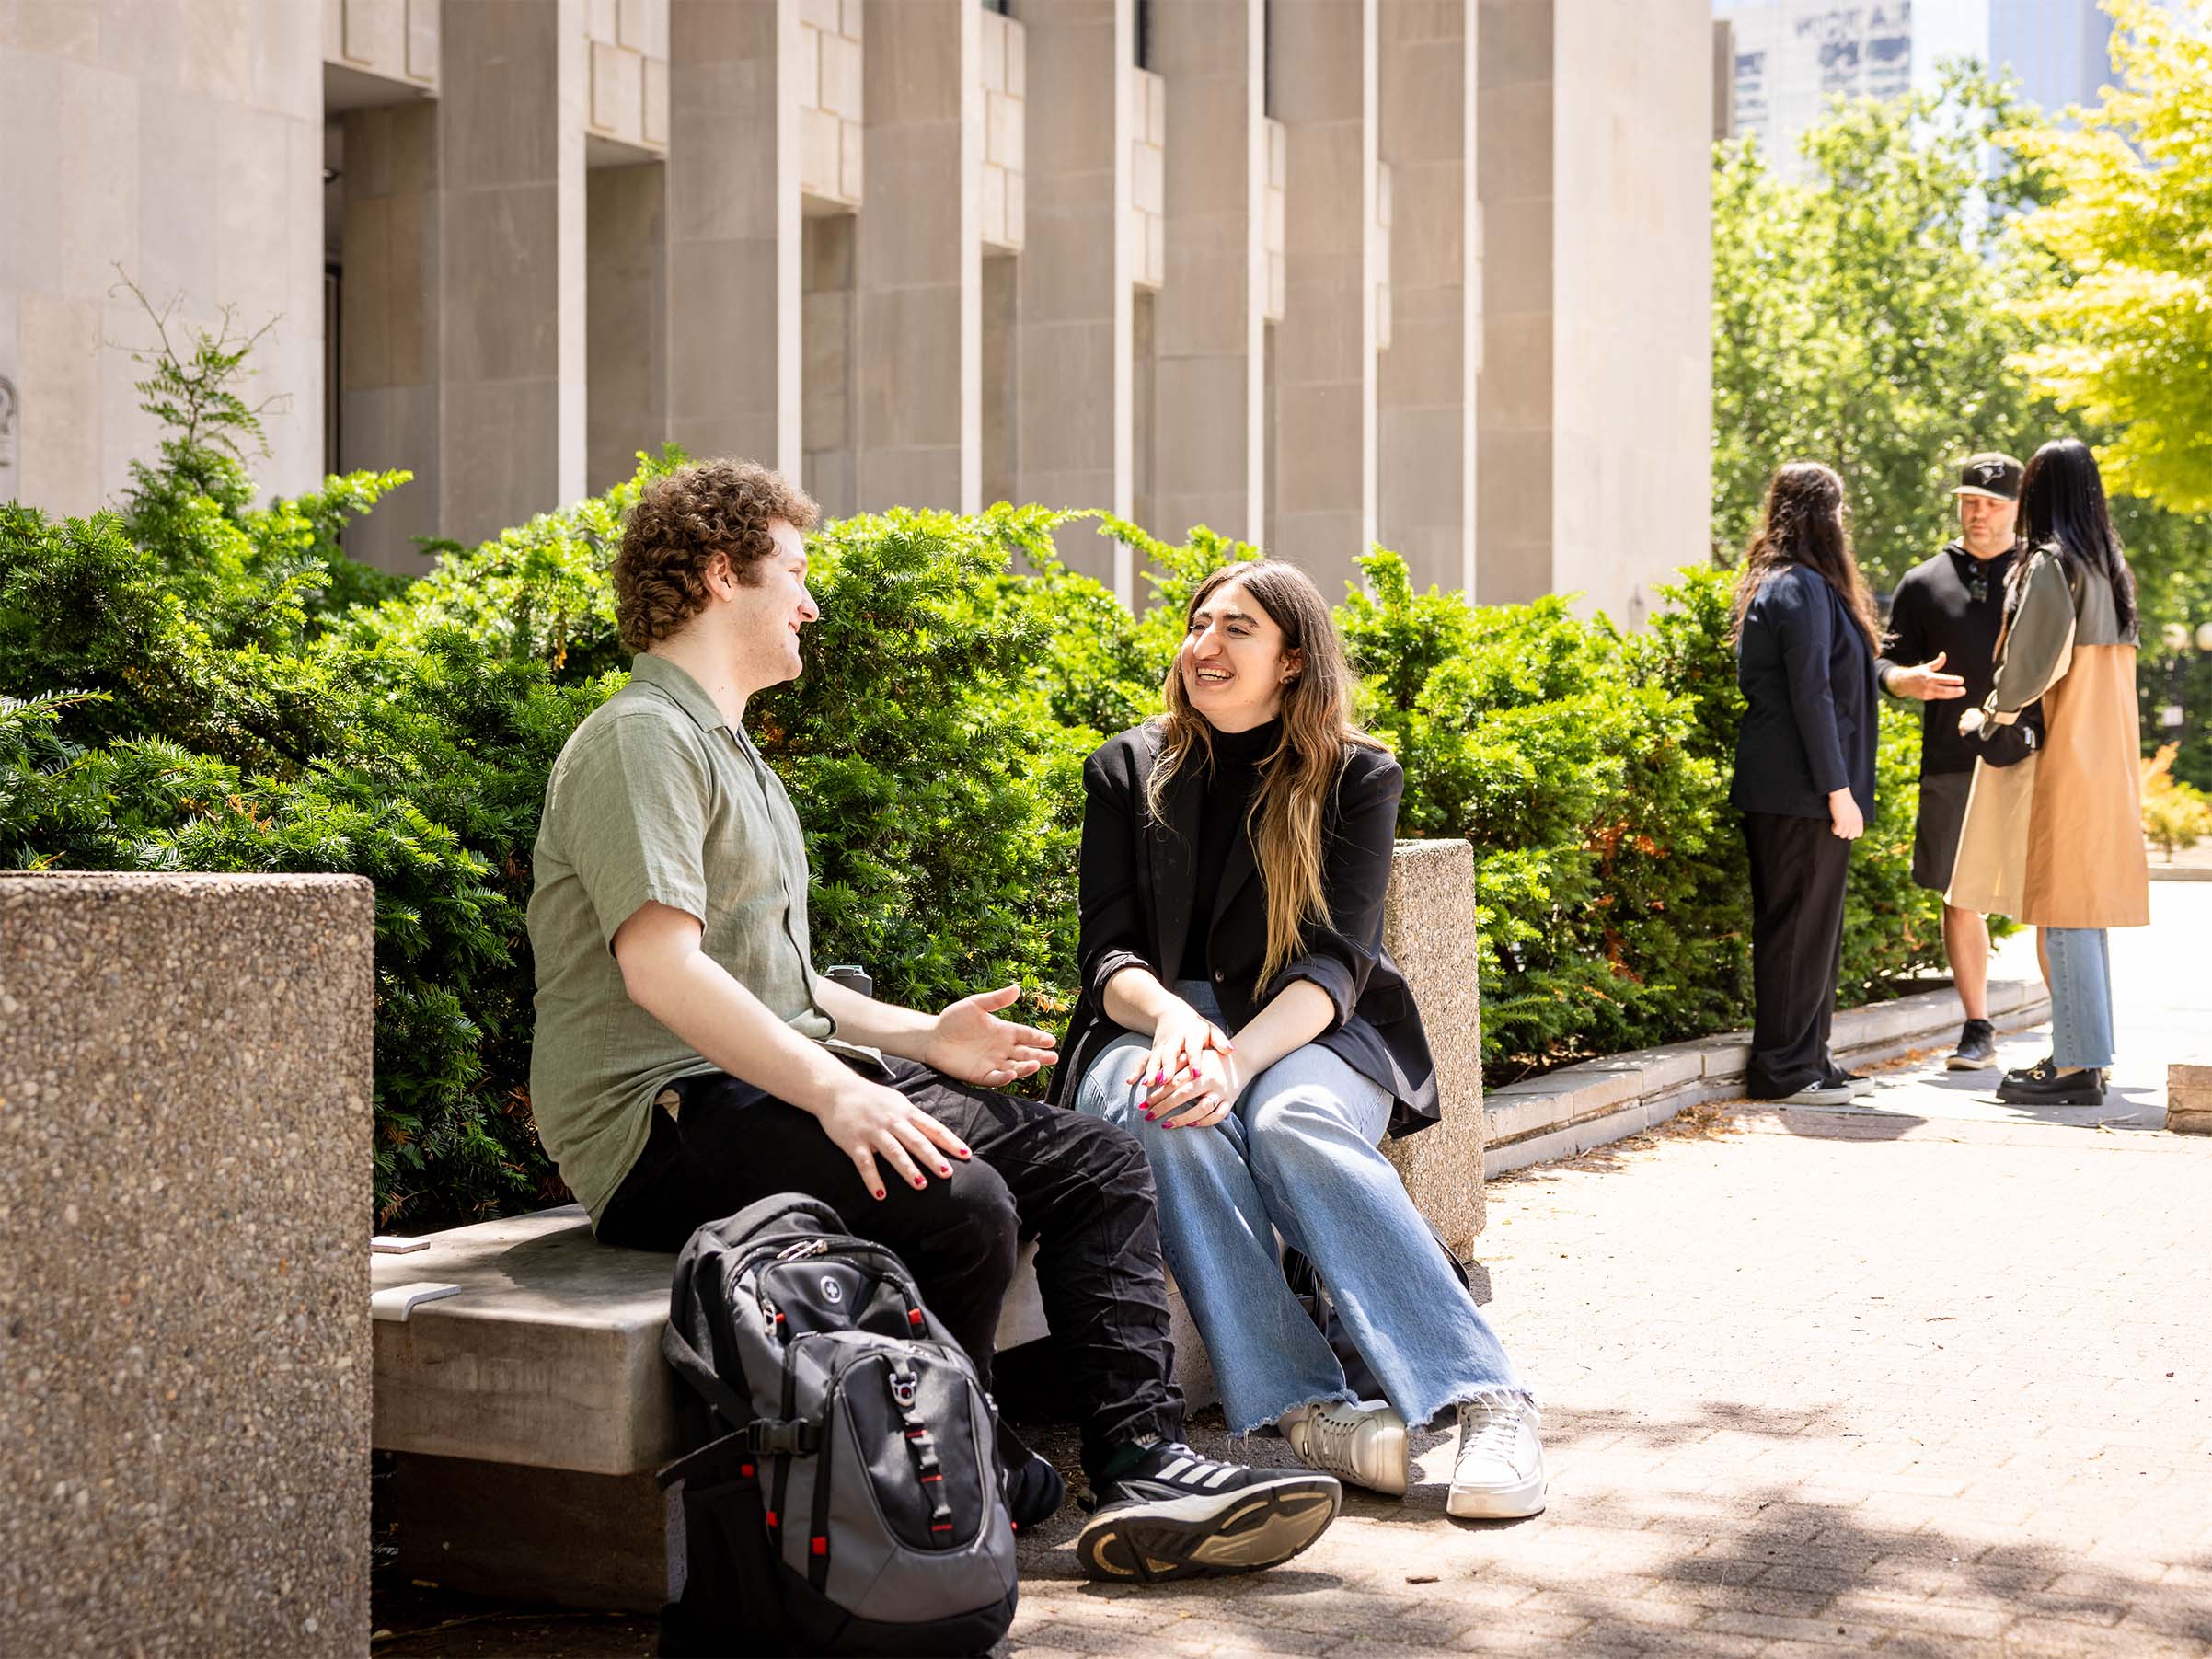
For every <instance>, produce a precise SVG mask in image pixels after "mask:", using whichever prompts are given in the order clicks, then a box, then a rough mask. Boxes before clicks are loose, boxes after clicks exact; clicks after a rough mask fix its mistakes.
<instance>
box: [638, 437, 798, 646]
mask: <svg viewBox="0 0 2212 1659" xmlns="http://www.w3.org/2000/svg"><path fill="white" fill-rule="evenodd" d="M778 519H783V520H785V521H787V522H788V523H789V524H790V526H791V528H793V529H794V530H798V531H800V532H801V533H803V532H805V531H808V530H812V528H813V527H814V526H815V525H816V524H819V523H820V522H821V519H822V509H821V508H819V507H817V506H816V505H815V504H814V502H813V501H812V499H811V498H810V497H809V496H808V495H807V493H806V491H805V490H801V489H800V488H799V487H798V486H797V485H796V484H793V483H792V482H791V481H790V480H789V478H785V477H784V476H783V474H781V473H779V472H774V471H771V470H770V469H769V468H767V467H762V466H760V465H758V464H757V463H755V462H752V461H729V460H723V461H694V462H692V463H691V464H690V465H689V466H686V467H677V468H676V469H675V471H674V472H672V473H670V474H668V475H667V476H666V477H665V478H655V479H653V481H652V482H651V483H650V484H648V485H646V486H645V488H644V489H643V490H639V492H638V504H637V505H636V506H635V507H633V508H631V509H630V514H629V519H628V523H627V524H624V525H623V527H622V547H621V550H620V551H619V552H617V553H616V555H615V566H614V578H615V626H616V628H617V629H619V630H620V632H621V635H622V643H623V644H624V645H626V646H628V648H629V649H630V650H631V651H643V650H645V648H646V647H647V646H649V645H652V644H654V643H656V642H657V641H659V640H662V639H667V638H668V637H669V636H670V635H671V634H674V633H675V632H677V631H678V630H679V629H680V628H683V626H684V625H685V623H687V622H689V621H690V620H691V619H692V618H693V617H694V616H697V615H698V614H699V612H701V611H702V610H704V609H706V608H707V567H708V566H709V564H711V563H713V562H714V556H715V555H716V554H717V553H726V554H728V555H729V556H730V569H731V571H732V574H733V575H735V576H736V578H737V579H738V581H740V582H744V583H745V584H746V585H748V586H755V585H757V584H758V578H759V569H758V567H759V564H760V561H761V560H762V559H766V558H767V557H768V556H769V555H770V554H772V553H774V552H775V551H776V543H775V540H774V539H773V538H772V537H771V536H769V535H768V526H769V525H770V524H774V523H775V522H776V521H777V520H778Z"/></svg>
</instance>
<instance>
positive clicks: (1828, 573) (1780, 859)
mask: <svg viewBox="0 0 2212 1659" xmlns="http://www.w3.org/2000/svg"><path fill="white" fill-rule="evenodd" d="M1876 639H1877V635H1876V631H1875V628H1874V607H1873V603H1872V600H1871V599H1870V598H1869V597H1868V595H1867V591H1866V581H1865V579H1864V578H1863V577H1861V575H1860V573H1859V563H1858V560H1857V559H1854V558H1853V557H1852V554H1851V537H1850V531H1849V525H1848V523H1847V518H1846V514H1845V510H1844V501H1843V480H1842V479H1841V478H1838V477H1837V476H1836V474H1835V473H1833V472H1832V471H1830V470H1829V469H1828V468H1827V467H1822V466H1820V465H1819V464H1817V463H1816V462H1812V461H1793V462H1791V464H1790V465H1789V466H1787V467H1782V468H1781V469H1780V471H1778V472H1776V473H1775V475H1774V477H1773V478H1772V479H1771V480H1769V481H1768V485H1767V501H1766V506H1765V509H1764V510H1763V511H1762V512H1761V513H1760V514H1759V523H1758V528H1757V530H1756V531H1754V532H1753V534H1752V537H1751V545H1750V547H1748V548H1746V549H1745V554H1744V566H1743V570H1742V571H1741V572H1740V573H1739V574H1738V575H1737V577H1736V585H1735V647H1736V683H1737V684H1738V685H1741V686H1742V687H1743V690H1744V703H1745V709H1744V724H1743V729H1742V730H1741V732H1738V733H1737V737H1736V752H1735V778H1734V782H1733V783H1732V784H1731V785H1730V787H1729V791H1728V798H1729V800H1730V801H1734V803H1735V804H1736V806H1737V807H1738V808H1740V809H1741V810H1742V812H1743V814H1744V840H1745V845H1746V847H1748V849H1749V852H1750V856H1751V980H1752V996H1753V1000H1754V1004H1755V1007H1756V1013H1755V1016H1754V1024H1753V1030H1752V1037H1751V1064H1750V1066H1749V1069H1748V1070H1747V1072H1746V1073H1745V1087H1746V1088H1747V1089H1748V1090H1749V1091H1750V1093H1751V1094H1752V1096H1753V1097H1754V1098H1755V1099H1758V1100H1796V1101H1803V1102H1808V1103H1815V1104H1819V1103H1826V1102H1833V1101H1838V1100H1849V1099H1850V1098H1851V1096H1852V1095H1853V1093H1855V1092H1857V1091H1858V1089H1860V1087H1861V1081H1862V1080H1861V1079H1860V1078H1858V1077H1853V1076H1852V1075H1851V1074H1849V1073H1848V1072H1846V1071H1844V1070H1843V1068H1842V1067H1840V1066H1838V1065H1837V1064H1836V1060H1835V1057H1834V1056H1833V1055H1832V1054H1830V1053H1829V1052H1828V1029H1829V1024H1830V1022H1831V1020H1833V1018H1834V1016H1835V1011H1836V981H1837V978H1838V974H1840V973H1841V971H1842V963H1843V893H1844V880H1845V876H1846V873H1847V872H1848V870H1849V866H1850V858H1851V843H1852V842H1854V841H1856V840H1857V839H1858V838H1859V836H1860V835H1861V834H1862V833H1863V832H1864V830H1865V827H1866V820H1867V819H1869V818H1871V817H1872V816H1873V812H1874V748H1875V736H1876V731H1875V722H1876V718H1877V713H1876V709H1875V705H1874V655H1875V651H1876V650H1877V646H1876Z"/></svg>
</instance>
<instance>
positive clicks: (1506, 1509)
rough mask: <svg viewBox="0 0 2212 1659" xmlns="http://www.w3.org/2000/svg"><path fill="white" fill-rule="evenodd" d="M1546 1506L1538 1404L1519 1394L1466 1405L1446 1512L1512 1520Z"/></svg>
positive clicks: (1538, 1511) (1482, 1518)
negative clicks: (1499, 1402) (1502, 1400)
mask: <svg viewBox="0 0 2212 1659" xmlns="http://www.w3.org/2000/svg"><path fill="white" fill-rule="evenodd" d="M1543 1507H1544V1448H1543V1446H1542V1445H1541V1444H1540V1443H1539V1442H1538V1439H1537V1437H1536V1408H1535V1407H1534V1406H1532V1405H1530V1404H1528V1402H1527V1401H1526V1400H1510V1401H1508V1402H1506V1403H1504V1404H1503V1405H1485V1404H1483V1403H1482V1402H1481V1401H1480V1400H1469V1401H1468V1402H1467V1403H1466V1404H1464V1405H1462V1406H1461V1407H1460V1408H1459V1450H1458V1453H1457V1456H1456V1457H1454V1458H1453V1459H1452V1490H1451V1495H1450V1496H1449V1497H1447V1498H1446V1499H1445V1501H1444V1508H1445V1513H1446V1514H1447V1515H1457V1516H1459V1517H1460V1518H1461V1519H1463V1520H1465V1519H1480V1520H1492V1521H1506V1520H1515V1519H1518V1518H1519V1517H1521V1516H1523V1515H1538V1514H1540V1513H1542V1511H1543Z"/></svg>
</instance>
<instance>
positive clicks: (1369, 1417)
mask: <svg viewBox="0 0 2212 1659" xmlns="http://www.w3.org/2000/svg"><path fill="white" fill-rule="evenodd" d="M1283 1437H1284V1438H1285V1440H1287V1441H1289V1442H1290V1449H1291V1450H1292V1451H1294V1452H1296V1454H1297V1455H1298V1461H1299V1462H1301V1463H1303V1464H1305V1465H1306V1467H1307V1468H1308V1469H1319V1470H1320V1471H1321V1472H1322V1473H1323V1474H1328V1475H1334V1476H1336V1477H1337V1478H1338V1479H1339V1480H1349V1481H1351V1482H1352V1483H1353V1484H1354V1485H1355V1486H1364V1487H1365V1488H1367V1489H1368V1490H1369V1491H1370V1492H1388V1494H1389V1495H1390V1496H1391V1497H1394V1498H1402V1497H1404V1496H1405V1494H1406V1487H1407V1485H1408V1484H1409V1482H1410V1477H1411V1451H1410V1449H1409V1448H1410V1445H1411V1442H1410V1440H1409V1438H1408V1436H1407V1434H1406V1420H1405V1419H1404V1418H1402V1417H1400V1415H1399V1414H1398V1411H1397V1410H1396V1408H1395V1407H1391V1406H1373V1407H1363V1406H1359V1405H1355V1404H1354V1403H1353V1402H1352V1401H1351V1400H1338V1401H1337V1402H1336V1403H1335V1404H1333V1405H1326V1406H1310V1407H1308V1409H1307V1410H1306V1411H1305V1412H1304V1414H1303V1415H1300V1416H1297V1417H1294V1418H1292V1419H1291V1420H1290V1421H1289V1422H1287V1423H1285V1424H1284V1425H1283Z"/></svg>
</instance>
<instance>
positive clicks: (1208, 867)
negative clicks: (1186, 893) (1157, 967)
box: [1176, 716, 1283, 979]
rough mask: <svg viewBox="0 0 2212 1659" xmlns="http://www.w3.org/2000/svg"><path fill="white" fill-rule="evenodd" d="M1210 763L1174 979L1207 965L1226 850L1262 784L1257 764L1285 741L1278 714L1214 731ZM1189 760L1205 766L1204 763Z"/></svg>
mask: <svg viewBox="0 0 2212 1659" xmlns="http://www.w3.org/2000/svg"><path fill="white" fill-rule="evenodd" d="M1213 735H1214V763H1213V767H1212V770H1211V771H1210V772H1209V773H1208V774H1207V776H1206V782H1205V795H1204V804H1203V805H1202V806H1201V807H1200V809H1199V813H1198V860H1197V864H1196V866H1195V868H1194V872H1193V873H1194V874H1195V876H1196V878H1197V880H1196V881H1195V883H1194V884H1193V886H1192V890H1191V892H1192V904H1191V931H1190V934H1189V936H1188V937H1187V938H1186V939H1184V941H1183V948H1182V967H1181V970H1180V971H1179V972H1178V973H1177V974H1176V977H1177V978H1178V979H1204V978H1206V977H1207V976H1208V973H1209V969H1210V967H1211V964H1210V963H1209V962H1208V961H1207V957H1206V935H1207V934H1208V933H1210V932H1212V931H1213V921H1214V901H1215V897H1216V896H1217V895H1218V894H1219V893H1220V891H1221V877H1222V873H1223V871H1225V870H1227V868H1228V862H1229V849H1230V848H1231V847H1234V846H1235V845H1236V844H1237V837H1238V836H1239V835H1244V834H1245V833H1246V828H1245V814H1246V813H1247V812H1250V809H1251V804H1252V796H1253V795H1254V794H1255V793H1256V792H1257V791H1258V789H1259V788H1260V763H1261V762H1262V761H1263V760H1265V759H1266V758H1267V757H1268V755H1271V754H1273V751H1274V747H1275V745H1276V744H1277V743H1280V742H1282V741H1283V721H1282V719H1281V717H1279V716H1278V717H1277V718H1276V719H1274V720H1269V721H1267V722H1266V723H1265V724H1263V725H1259V726H1254V727H1253V728H1252V729H1251V730H1250V731H1249V732H1215V733H1214V734H1213ZM1192 764H1196V765H1204V762H1194V763H1192Z"/></svg>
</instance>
